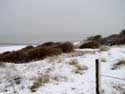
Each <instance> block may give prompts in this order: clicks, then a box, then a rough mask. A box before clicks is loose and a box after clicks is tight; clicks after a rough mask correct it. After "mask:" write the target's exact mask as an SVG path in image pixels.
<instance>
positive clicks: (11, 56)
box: [1, 51, 27, 63]
mask: <svg viewBox="0 0 125 94" xmlns="http://www.w3.org/2000/svg"><path fill="white" fill-rule="evenodd" d="M26 58H27V57H26V55H25V53H23V52H21V51H17V52H15V51H13V52H10V53H8V54H6V55H4V56H3V57H2V58H1V61H4V62H15V63H21V62H26Z"/></svg>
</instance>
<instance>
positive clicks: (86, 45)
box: [80, 41, 99, 49]
mask: <svg viewBox="0 0 125 94" xmlns="http://www.w3.org/2000/svg"><path fill="white" fill-rule="evenodd" d="M98 47H99V44H98V43H97V42H94V41H93V42H87V43H84V44H82V45H81V46H80V49H82V48H93V49H94V48H98Z"/></svg>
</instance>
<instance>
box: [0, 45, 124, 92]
mask: <svg viewBox="0 0 125 94" xmlns="http://www.w3.org/2000/svg"><path fill="white" fill-rule="evenodd" d="M23 47H25V46H10V47H0V52H1V53H2V52H4V51H12V50H18V49H21V48H23ZM75 51H76V52H74V53H68V54H62V55H59V56H53V57H47V58H46V59H44V60H40V61H34V62H29V63H24V64H12V63H7V64H5V66H0V74H1V76H0V94H41V93H42V94H95V60H96V59H99V60H100V64H101V88H102V94H125V74H124V73H125V66H124V65H123V66H121V67H119V68H118V69H115V70H112V66H113V64H115V63H116V62H117V61H119V60H125V48H124V47H118V46H117V47H111V48H110V49H109V50H108V51H100V50H99V49H76V50H75ZM80 52H83V53H84V54H79V55H77V54H75V53H80ZM72 54H75V55H72ZM103 59H105V60H103ZM71 61H75V62H76V63H77V64H78V65H80V66H82V67H84V66H86V67H87V69H81V70H79V71H77V72H75V71H76V69H77V68H76V65H77V64H76V65H75V64H74V65H73V64H71V63H69V62H71ZM74 70H75V71H74ZM44 75H49V81H48V82H46V83H45V84H44V85H40V86H39V87H38V88H36V91H35V92H32V91H31V89H30V87H31V86H32V85H33V83H34V82H35V81H36V80H37V79H38V78H39V77H44ZM18 77H20V81H21V82H20V84H16V81H15V80H14V79H15V78H18Z"/></svg>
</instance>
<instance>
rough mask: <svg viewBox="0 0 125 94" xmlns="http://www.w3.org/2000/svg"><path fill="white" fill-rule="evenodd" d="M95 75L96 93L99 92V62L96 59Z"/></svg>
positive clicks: (98, 93)
mask: <svg viewBox="0 0 125 94" xmlns="http://www.w3.org/2000/svg"><path fill="white" fill-rule="evenodd" d="M95 72H96V73H95V74H96V75H95V77H96V94H100V91H101V89H100V64H99V60H98V59H96V61H95Z"/></svg>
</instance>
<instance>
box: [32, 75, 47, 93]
mask: <svg viewBox="0 0 125 94" xmlns="http://www.w3.org/2000/svg"><path fill="white" fill-rule="evenodd" d="M48 82H49V75H42V76H40V77H39V78H38V79H36V81H35V82H34V83H33V85H32V86H31V87H30V89H31V91H32V92H35V91H36V90H37V89H38V88H39V87H40V86H43V85H44V84H46V83H48Z"/></svg>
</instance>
